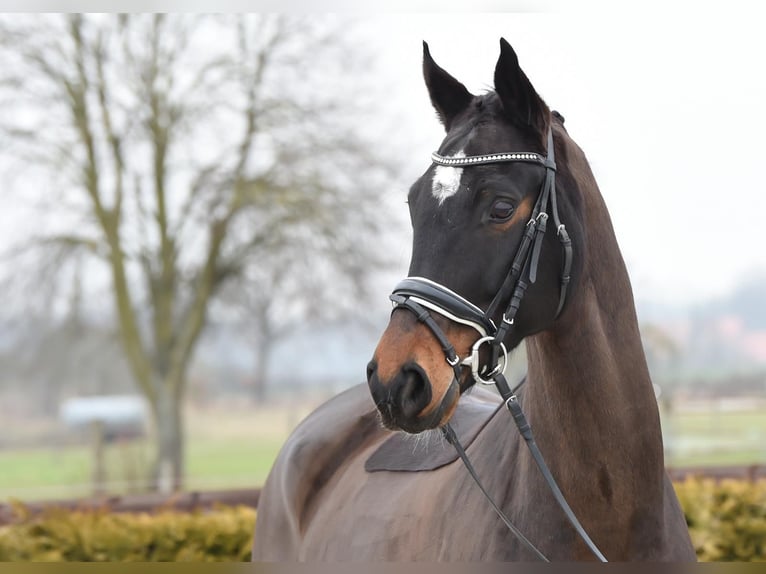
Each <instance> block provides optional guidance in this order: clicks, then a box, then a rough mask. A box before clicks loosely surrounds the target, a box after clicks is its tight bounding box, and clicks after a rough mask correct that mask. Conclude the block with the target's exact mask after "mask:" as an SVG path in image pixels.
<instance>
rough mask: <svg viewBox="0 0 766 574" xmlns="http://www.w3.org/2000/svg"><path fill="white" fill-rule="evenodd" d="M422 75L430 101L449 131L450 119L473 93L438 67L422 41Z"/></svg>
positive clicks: (464, 106) (461, 109) (462, 107)
mask: <svg viewBox="0 0 766 574" xmlns="http://www.w3.org/2000/svg"><path fill="white" fill-rule="evenodd" d="M423 77H424V78H425V80H426V86H427V87H428V94H429V95H430V96H431V103H432V104H433V106H434V108H435V109H436V113H437V114H439V119H440V120H441V122H442V123H443V124H444V128H445V129H446V130H447V131H449V129H450V127H451V126H452V121H453V120H454V119H455V116H457V115H458V114H459V113H460V112H462V111H463V110H464V109H466V108H467V107H468V104H470V103H471V100H472V99H473V95H471V92H469V91H468V90H467V89H466V87H465V86H464V85H463V84H461V83H460V82H458V81H457V80H456V79H455V78H453V77H452V76H450V75H449V74H448V73H447V72H445V71H444V70H443V69H442V68H440V67H439V66H438V65H437V64H436V62H434V60H433V58H431V52H430V51H429V49H428V44H426V43H425V42H423Z"/></svg>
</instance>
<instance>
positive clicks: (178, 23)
mask: <svg viewBox="0 0 766 574" xmlns="http://www.w3.org/2000/svg"><path fill="white" fill-rule="evenodd" d="M0 50H1V52H0V58H1V59H0V69H2V70H3V71H2V72H0V104H2V106H3V109H4V114H3V117H2V120H0V138H2V141H0V144H1V145H2V148H3V149H4V151H5V152H6V153H8V154H13V157H14V162H13V165H14V166H16V169H17V171H15V174H16V177H15V178H14V181H15V183H16V185H14V186H13V188H14V189H17V190H18V189H19V188H20V187H21V190H22V192H23V193H24V200H25V201H26V202H27V203H28V204H29V205H33V206H35V209H36V211H35V213H36V214H37V216H38V217H39V220H38V221H37V222H36V225H34V227H33V229H32V231H31V233H30V234H29V235H28V236H27V237H26V238H25V240H24V242H23V247H24V249H23V250H16V251H15V252H14V253H16V254H17V255H19V254H20V255H19V257H18V258H17V259H18V261H22V260H23V261H26V262H27V263H29V262H30V261H37V260H38V258H39V257H47V258H51V254H54V255H53V259H54V260H55V261H54V263H55V264H53V265H51V266H49V271H50V272H51V274H52V276H53V277H56V276H57V274H58V273H61V272H64V270H66V269H67V262H68V261H69V260H70V259H71V258H72V257H74V256H76V257H77V258H78V259H80V260H82V259H86V260H87V263H84V265H86V266H88V267H85V268H86V269H89V270H92V277H93V278H94V279H93V281H94V282H97V278H98V277H99V273H101V274H102V275H103V277H104V279H105V282H106V283H108V285H109V286H110V292H111V297H110V298H111V300H112V303H113V309H114V314H115V318H116V322H117V324H118V325H119V333H120V340H121V344H122V348H123V350H124V353H125V357H126V360H127V364H128V365H129V367H130V370H131V373H132V376H133V379H134V380H135V382H136V384H137V386H138V388H139V389H140V390H141V392H142V393H143V394H144V395H145V396H146V398H147V400H148V402H149V403H150V405H151V408H152V412H153V417H154V423H155V426H156V431H157V440H158V443H157V459H156V465H155V469H154V473H155V478H156V479H157V481H158V484H159V485H165V487H168V486H172V487H173V488H179V487H180V486H181V483H182V476H183V466H184V457H183V432H182V431H183V424H182V422H183V421H182V411H181V408H180V405H181V402H182V399H183V397H184V391H185V388H186V378H187V369H188V366H189V364H190V360H191V358H192V356H193V353H194V351H195V346H196V344H197V342H198V340H199V338H200V334H201V332H202V331H203V328H204V327H205V325H206V322H207V321H208V319H209V314H210V310H211V305H213V304H225V303H226V299H225V298H222V297H220V295H221V294H222V291H223V290H224V287H226V286H227V285H229V286H230V288H232V289H233V288H235V287H236V286H237V285H239V286H242V285H244V284H245V283H246V282H247V281H248V280H249V279H253V278H256V277H261V278H266V279H268V280H265V281H262V282H261V283H259V284H258V287H257V289H258V290H259V295H260V299H261V300H262V301H263V302H265V304H268V301H269V299H270V296H269V290H270V289H281V288H283V287H284V285H286V284H287V283H291V284H292V285H300V284H301V282H303V283H304V284H308V283H310V282H311V281H314V278H313V277H309V278H299V277H297V275H296V272H300V273H306V272H311V273H313V274H315V275H316V276H317V277H319V276H322V277H323V278H324V279H325V280H330V278H332V280H333V281H339V282H340V283H342V284H343V288H344V289H349V290H352V291H351V292H353V293H358V292H360V288H361V287H362V285H363V283H364V281H363V276H364V272H365V270H367V269H370V268H371V267H374V266H375V265H376V262H379V261H380V257H379V254H380V251H379V249H378V247H379V246H378V245H376V241H375V236H376V233H378V232H379V231H380V230H381V226H380V225H379V224H378V221H381V220H382V217H381V214H380V213H379V212H377V210H379V209H380V205H381V204H380V200H379V196H380V194H381V190H382V189H383V188H384V187H385V185H386V183H385V182H386V178H387V177H389V176H390V172H389V171H388V170H386V169H385V166H384V165H383V163H382V162H381V160H380V159H379V158H378V157H373V154H371V153H370V152H369V150H370V149H371V148H370V145H369V143H367V142H366V141H365V140H364V136H363V135H362V134H361V133H360V131H359V130H358V129H356V126H357V125H358V122H359V115H358V112H356V115H355V111H354V110H358V109H359V106H358V105H357V106H354V105H353V104H354V98H350V97H349V98H347V99H346V100H342V101H341V100H339V94H342V93H344V92H343V90H344V89H347V88H348V90H351V89H352V88H353V82H355V81H358V79H355V78H354V77H355V75H357V74H358V77H361V72H360V70H361V69H362V68H360V66H359V64H360V63H362V64H363V63H364V62H360V61H358V60H355V59H354V58H355V57H356V55H357V53H358V50H350V49H349V48H348V46H347V45H346V44H345V43H344V40H343V34H342V23H339V22H332V21H327V20H318V19H316V18H313V19H311V20H310V21H309V20H303V19H296V18H286V17H279V16H248V17H234V16H232V17H223V16H221V17H192V16H167V17H166V16H161V15H146V16H105V15H102V16H87V17H86V16H81V15H71V16H66V17H57V16H51V17H47V16H45V17H35V19H19V18H16V17H14V18H13V19H11V18H4V19H3V20H0ZM358 77H357V78H358ZM347 93H349V94H352V93H353V92H352V91H347ZM356 99H357V100H358V96H356ZM357 103H358V101H357ZM19 166H20V167H19ZM7 181H8V180H7ZM30 254H31V255H30ZM299 259H301V260H303V261H305V262H308V263H310V264H306V265H298V264H296V262H297V261H298V260H299ZM275 270H276V273H275ZM275 278H276V280H275ZM281 278H284V281H283V280H282V279H281ZM85 283H87V281H86V282H85ZM85 288H87V285H86V287H85ZM316 288H317V289H331V288H332V287H329V286H327V285H323V286H322V287H319V286H317V287H316ZM292 292H293V293H295V294H296V297H298V296H299V295H300V290H295V289H294V290H293V291H292ZM309 308H310V305H309V306H306V305H302V304H300V303H298V302H296V306H295V309H294V312H297V313H302V312H305V311H306V309H309ZM301 309H302V310H301Z"/></svg>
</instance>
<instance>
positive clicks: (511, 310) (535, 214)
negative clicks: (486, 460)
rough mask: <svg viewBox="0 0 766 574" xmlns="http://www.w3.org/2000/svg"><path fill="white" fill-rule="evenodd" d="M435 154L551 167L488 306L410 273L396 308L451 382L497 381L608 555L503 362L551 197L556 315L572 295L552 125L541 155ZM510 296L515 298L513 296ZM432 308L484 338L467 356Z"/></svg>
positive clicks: (460, 162)
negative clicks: (432, 343)
mask: <svg viewBox="0 0 766 574" xmlns="http://www.w3.org/2000/svg"><path fill="white" fill-rule="evenodd" d="M431 160H432V162H433V163H434V164H436V165H441V166H448V167H470V166H477V165H487V164H494V163H508V162H525V163H534V164H538V165H541V166H543V167H544V168H545V179H544V181H543V184H542V188H541V189H540V192H539V194H538V196H537V201H536V202H535V204H534V207H533V209H532V213H531V215H530V218H529V220H528V221H527V224H526V229H525V231H524V235H523V236H522V239H521V243H520V244H519V247H518V249H517V251H516V254H515V255H514V257H513V261H512V263H511V267H510V269H509V271H508V273H507V275H506V277H505V279H504V281H503V283H502V285H501V286H500V289H499V290H498V292H497V294H496V295H495V297H494V298H493V299H492V301H491V303H490V304H489V306H488V307H487V309H486V310H482V309H481V308H480V307H479V306H477V305H474V304H473V303H471V302H470V301H468V300H467V299H465V298H464V297H462V296H460V295H458V294H457V293H455V292H454V291H452V290H451V289H449V288H447V287H445V286H444V285H441V284H439V283H437V282H435V281H432V280H430V279H426V278H423V277H407V278H406V279H403V280H402V281H400V282H399V283H398V284H397V285H396V287H394V290H393V292H392V293H391V295H390V299H391V301H392V302H393V305H394V310H396V309H399V308H404V309H407V310H409V311H411V312H412V313H414V314H415V316H416V317H417V319H418V321H419V322H421V323H423V324H424V325H425V326H426V327H428V329H429V330H430V331H431V332H432V333H433V335H434V337H435V338H436V339H437V341H438V342H439V344H440V346H441V348H442V351H443V352H444V356H445V359H446V361H447V363H448V364H449V365H450V367H452V369H453V371H454V373H455V379H454V380H453V384H458V385H460V380H461V378H462V371H461V369H462V368H463V367H467V368H470V369H471V376H472V377H473V379H474V380H475V381H476V382H479V383H482V384H485V385H495V386H496V388H497V389H498V391H499V392H500V395H501V396H502V398H503V401H504V402H505V405H506V407H507V408H508V410H509V411H510V412H511V414H512V415H513V420H514V422H515V423H516V426H517V427H518V429H519V432H520V433H521V435H522V436H523V437H524V439H525V442H526V444H527V446H528V447H529V449H530V451H531V453H532V456H533V458H534V460H535V462H536V463H537V466H538V467H539V468H540V471H541V472H542V474H543V477H544V478H545V480H546V482H547V483H548V486H549V487H550V489H551V491H552V493H553V495H554V497H555V498H556V501H557V502H558V504H559V506H560V507H561V508H562V510H563V511H564V513H565V515H566V517H567V519H568V520H569V522H570V523H571V524H572V526H573V527H574V529H575V531H576V532H577V533H578V535H579V536H580V538H581V539H582V540H583V542H585V544H586V545H587V546H588V548H589V549H590V550H591V552H592V553H593V554H594V555H595V556H596V558H597V559H598V560H600V561H602V562H606V558H604V555H603V554H602V553H601V551H600V550H599V549H598V548H597V547H596V545H595V544H594V543H593V541H592V540H591V539H590V537H589V536H588V534H587V533H586V532H585V530H584V529H583V527H582V525H581V524H580V522H579V520H577V517H576V516H575V515H574V513H573V512H572V509H571V508H570V507H569V504H568V503H567V502H566V500H565V499H564V496H563V494H562V493H561V490H560V489H559V487H558V485H557V484H556V481H555V479H554V478H553V475H552V474H551V473H550V470H549V469H548V466H547V464H546V463H545V460H544V459H543V456H542V453H541V452H540V450H539V448H538V447H537V444H536V442H535V440H534V436H533V435H532V429H531V427H530V426H529V423H528V422H527V420H526V417H525V416H524V413H523V412H522V410H521V406H520V405H519V402H518V398H517V396H516V394H515V390H516V389H511V388H510V386H509V384H508V381H507V380H506V378H505V375H504V374H503V371H504V370H505V365H506V363H507V361H508V351H507V349H506V347H505V340H506V338H507V337H508V335H509V334H510V333H511V331H512V329H513V328H514V325H515V319H516V314H517V312H518V310H519V306H520V305H521V302H522V300H523V299H524V295H525V293H526V291H527V288H528V287H529V286H530V285H531V284H533V283H535V281H536V279H537V268H538V265H539V262H540V252H541V249H542V242H543V238H544V237H545V233H546V231H547V224H548V219H549V214H548V207H549V205H550V217H553V222H554V225H555V228H556V236H557V237H558V239H559V242H560V243H561V247H562V250H563V253H564V261H563V268H562V272H561V278H560V288H559V302H558V307H557V309H556V315H555V317H558V316H559V314H560V313H561V311H562V309H563V308H564V304H565V303H566V297H567V288H568V286H569V281H570V273H571V269H572V241H571V239H570V237H569V234H568V233H567V230H566V226H565V225H564V224H563V223H562V222H561V218H560V217H559V212H558V205H557V203H556V161H555V155H554V146H553V131H552V129H551V128H548V134H547V156H545V157H543V156H541V155H540V154H537V153H534V152H508V153H493V154H485V155H475V156H468V157H460V158H456V157H445V156H442V155H440V154H438V153H436V152H434V153H433V154H431ZM509 296H510V299H509ZM505 300H508V303H507V305H506V307H505V310H504V311H503V313H502V318H501V319H500V321H499V325H498V324H496V323H495V320H494V319H493V317H495V316H496V313H497V311H498V310H499V309H500V308H501V304H502V302H503V301H505ZM431 312H436V313H438V314H439V315H441V316H443V317H445V318H447V319H449V320H450V321H453V322H456V323H460V324H462V325H466V326H468V327H471V328H472V329H474V330H475V331H476V332H477V333H478V334H479V338H478V339H477V341H476V342H475V343H474V344H473V346H472V349H471V353H470V354H469V355H468V356H467V357H465V358H463V359H461V358H460V357H459V356H458V355H457V353H456V352H455V348H454V347H453V345H452V343H451V342H450V341H449V339H448V337H447V336H446V334H445V333H444V331H443V330H442V328H441V327H440V326H439V325H438V323H437V322H436V321H435V320H434V318H433V317H432V316H431ZM485 344H486V345H488V346H489V349H488V350H489V361H488V362H487V363H486V364H485V365H483V366H481V365H480V358H479V354H480V350H481V347H482V345H485ZM442 430H443V432H444V435H445V437H446V438H447V440H448V441H449V442H450V443H451V444H452V445H453V446H454V447H455V449H456V450H457V452H458V454H459V455H460V457H461V459H462V460H463V463H464V464H465V465H466V467H467V468H468V471H469V472H470V474H471V476H472V477H473V479H474V480H475V481H476V483H477V484H478V486H479V488H480V489H481V491H482V493H483V494H484V496H485V497H486V498H487V499H488V500H489V502H490V504H491V505H492V507H493V509H494V511H495V512H496V513H497V514H498V516H500V518H501V520H503V522H504V523H505V524H506V526H508V528H509V529H510V530H511V532H512V533H513V534H514V535H515V536H516V537H517V538H518V539H519V541H520V542H521V543H522V544H523V545H524V546H525V547H527V548H528V549H529V550H531V551H532V552H533V553H534V554H535V555H536V556H537V557H538V558H539V559H541V560H544V561H548V559H547V558H546V557H545V556H544V555H543V554H542V552H540V550H538V549H537V548H536V547H535V546H534V545H533V544H532V543H531V542H530V541H529V540H528V539H527V538H526V537H524V535H523V534H522V533H521V532H520V531H519V530H518V529H517V528H516V527H515V526H514V525H513V524H512V523H511V521H510V520H509V519H508V518H507V517H506V516H505V514H503V512H502V511H501V510H500V508H499V507H498V506H497V505H496V504H495V502H494V501H493V500H492V499H491V497H490V496H489V494H488V493H487V491H486V490H485V489H484V487H483V486H482V484H481V482H480V481H479V478H478V476H477V474H476V471H475V470H474V468H473V466H472V465H471V463H470V461H469V460H468V457H467V456H466V454H465V450H464V449H463V447H462V445H461V444H460V442H459V440H458V438H457V435H456V434H455V432H454V430H453V429H452V427H451V426H450V425H449V424H448V425H446V426H445V427H444V428H443V429H442Z"/></svg>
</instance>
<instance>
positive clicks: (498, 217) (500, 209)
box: [489, 199, 513, 222]
mask: <svg viewBox="0 0 766 574" xmlns="http://www.w3.org/2000/svg"><path fill="white" fill-rule="evenodd" d="M511 215H513V204H512V203H511V202H509V201H507V200H505V199H499V200H498V201H496V202H495V204H494V205H493V206H492V209H491V210H490V211H489V217H490V219H491V220H492V221H496V222H503V221H507V220H508V219H510V217H511Z"/></svg>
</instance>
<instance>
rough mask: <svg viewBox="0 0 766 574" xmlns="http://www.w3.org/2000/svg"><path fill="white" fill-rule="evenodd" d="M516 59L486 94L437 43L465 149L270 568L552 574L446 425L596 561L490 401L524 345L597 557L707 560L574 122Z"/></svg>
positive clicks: (460, 146)
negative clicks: (692, 525) (532, 563)
mask: <svg viewBox="0 0 766 574" xmlns="http://www.w3.org/2000/svg"><path fill="white" fill-rule="evenodd" d="M500 45H501V53H500V57H499V60H498V62H497V65H496V68H495V91H492V92H489V93H486V94H483V95H480V96H475V95H472V94H471V93H469V92H468V90H467V89H466V88H465V87H464V86H463V85H462V84H461V83H460V82H459V81H457V80H456V79H455V78H453V77H452V76H450V75H449V74H448V73H447V72H445V71H444V70H443V69H442V68H440V67H439V66H438V65H436V63H435V62H434V61H433V59H432V58H431V56H430V54H429V51H428V47H427V46H426V45H425V44H424V61H423V70H424V76H425V81H426V85H427V87H428V91H429V94H430V97H431V101H432V103H433V105H434V107H435V109H436V111H437V114H438V116H439V118H440V120H441V121H442V123H443V124H444V126H445V129H446V137H445V139H444V141H443V142H442V144H441V147H440V148H439V151H438V152H437V153H435V154H434V156H433V157H432V163H431V165H430V166H429V167H428V169H427V170H426V172H425V173H424V174H423V176H422V177H421V178H420V179H419V180H418V181H416V182H415V184H414V185H413V186H412V188H411V190H410V193H409V202H408V203H409V209H410V214H411V219H412V225H413V228H414V242H413V252H412V260H411V264H410V270H409V275H410V278H409V279H408V280H405V281H404V282H402V283H400V285H399V286H397V288H396V289H395V290H394V294H393V295H392V300H393V301H394V303H395V305H396V307H395V309H394V311H393V313H392V315H391V319H390V323H389V325H388V327H387V329H386V330H385V332H384V333H383V335H382V337H381V339H380V343H379V344H378V347H377V349H376V350H375V354H374V357H373V359H372V361H371V362H370V364H369V366H368V373H367V375H368V386H367V387H364V386H359V387H356V388H353V389H351V390H349V391H346V392H345V393H342V394H341V395H339V396H337V397H335V398H334V399H332V400H330V401H329V402H328V403H326V404H325V405H323V406H322V407H320V408H319V409H318V410H317V411H315V412H314V413H313V414H312V415H310V416H309V417H308V418H307V419H306V420H305V421H304V422H303V423H301V425H300V426H299V427H298V428H297V429H296V431H295V432H294V433H293V435H292V436H291V437H290V439H289V440H288V441H287V443H286V444H285V446H284V447H283V449H282V451H281V453H280V454H279V457H278V459H277V461H276V463H275V465H274V468H273V469H272V472H271V474H270V475H269V478H268V480H267V481H266V484H265V486H264V489H263V492H262V495H261V500H260V503H259V507H258V518H257V526H256V535H255V542H254V549H253V558H254V559H255V560H534V559H536V556H535V555H534V554H532V553H530V551H529V549H528V548H527V547H525V546H523V545H522V544H521V543H520V541H519V539H518V538H517V537H515V536H513V535H512V534H511V533H510V532H509V531H508V530H507V529H506V527H505V526H504V525H503V523H502V522H501V520H500V519H499V518H498V516H496V515H495V514H494V513H493V511H492V509H491V507H490V505H489V503H488V502H487V500H486V499H485V498H484V497H483V496H482V494H481V492H480V491H479V489H478V488H477V486H476V484H475V483H474V482H473V481H472V479H471V477H470V476H469V473H468V472H467V470H466V467H465V466H464V465H463V464H462V463H461V461H460V460H456V457H454V456H447V455H445V454H444V453H452V452H454V451H453V450H452V447H451V446H450V444H448V443H447V442H446V441H444V440H443V439H442V438H441V435H440V432H439V430H432V429H439V428H442V427H445V425H447V424H448V423H449V428H452V425H453V423H454V425H455V428H458V427H460V428H459V429H458V431H459V432H457V434H458V435H459V436H460V438H461V440H465V442H466V444H467V445H468V446H467V453H468V456H469V457H470V460H471V461H472V462H473V465H474V467H475V468H476V470H477V473H478V475H479V476H480V478H481V480H482V482H483V483H484V486H485V487H486V489H487V491H488V492H489V493H490V495H491V497H492V498H493V499H494V501H495V502H496V503H497V505H498V506H499V507H500V508H501V509H502V510H503V511H504V512H505V514H506V515H507V516H508V518H509V519H510V520H511V521H512V522H513V524H515V526H516V527H517V528H518V529H519V530H520V531H521V532H522V533H523V534H524V536H526V538H527V539H528V540H530V541H531V542H532V543H533V544H534V545H535V546H536V547H537V548H538V549H539V550H540V552H542V553H543V554H544V555H545V556H546V557H547V558H548V559H550V560H590V559H593V555H592V553H591V552H590V551H589V550H588V549H587V547H586V545H585V543H584V542H583V541H582V540H581V539H580V538H579V537H578V536H577V535H576V531H575V529H574V528H573V527H572V526H571V525H570V522H569V521H567V519H566V517H565V515H564V512H563V511H562V509H561V508H560V507H559V505H557V504H556V501H555V500H554V497H553V496H552V494H551V490H550V489H549V486H548V484H546V482H545V480H544V479H543V477H542V475H541V472H540V470H539V469H538V467H537V465H536V463H535V461H534V460H533V458H532V456H531V455H530V451H529V450H528V449H527V448H526V446H525V443H524V440H523V439H522V438H521V436H520V434H519V432H517V429H516V426H515V425H514V423H513V420H512V417H511V416H509V414H508V413H506V412H505V409H502V408H500V407H499V406H498V405H502V401H500V400H499V399H498V398H496V396H495V395H494V394H490V393H489V392H488V391H485V390H484V389H482V388H478V387H474V382H475V381H476V380H477V379H481V380H484V381H486V382H492V381H491V379H493V378H494V381H495V382H498V385H499V384H500V381H504V378H502V369H501V367H502V361H501V359H502V354H503V353H505V350H506V348H507V349H510V348H513V347H515V346H517V345H518V344H519V343H520V342H521V341H522V340H525V341H526V352H527V359H528V376H527V382H526V384H525V385H524V386H523V387H522V388H521V390H519V391H518V396H517V397H516V396H515V395H514V397H513V400H514V401H517V402H518V404H520V405H521V407H522V408H523V411H524V412H525V413H526V417H527V419H528V421H529V423H530V424H531V426H532V428H533V429H534V433H535V437H536V440H537V445H539V448H540V450H541V451H542V453H543V454H544V456H545V458H546V460H547V462H548V465H549V467H550V471H551V473H552V474H553V476H554V477H555V479H556V481H557V482H558V485H559V486H560V488H561V491H562V492H563V494H564V495H565V497H566V499H567V501H568V502H569V505H570V506H571V508H572V510H573V511H574V514H575V515H576V516H577V517H578V518H579V520H580V522H581V523H582V526H583V527H584V529H585V531H586V532H587V533H588V534H589V535H590V537H591V538H592V540H593V541H594V543H595V544H596V545H597V546H598V548H599V549H600V550H601V551H602V552H603V554H604V555H605V556H606V558H607V559H608V560H610V561H624V560H652V561H656V560H661V561H678V560H694V559H695V553H694V550H693V548H692V545H691V542H690V540H689V534H688V531H687V528H686V523H685V520H684V516H683V513H682V511H681V508H680V506H679V504H678V501H677V499H676V496H675V493H674V491H673V487H672V485H671V482H670V480H669V479H668V476H667V474H666V473H665V469H664V460H663V449H662V437H661V434H660V421H659V414H658V409H657V403H656V400H655V397H654V394H653V389H652V384H651V381H650V378H649V373H648V370H647V366H646V360H645V357H644V353H643V350H642V347H641V340H640V337H639V330H638V325H637V320H636V314H635V309H634V303H633V295H632V292H631V286H630V283H629V280H628V274H627V272H626V269H625V265H624V262H623V259H622V256H621V254H620V251H619V248H618V246H617V241H616V239H615V235H614V231H613V228H612V224H611V221H610V218H609V214H608V213H607V209H606V206H605V204H604V201H603V199H602V197H601V194H600V192H599V189H598V186H597V185H596V182H595V180H594V177H593V174H592V172H591V170H590V167H589V165H588V162H587V160H586V158H585V155H584V154H583V152H582V151H581V150H580V148H579V147H578V146H577V144H575V143H574V141H573V140H572V139H571V138H570V137H569V135H568V133H567V131H566V129H565V128H564V126H563V118H562V117H561V116H560V115H558V114H557V113H555V112H553V113H552V112H550V110H549V108H548V107H547V106H546V104H545V103H544V102H543V100H542V99H541V98H540V96H538V94H537V93H536V91H535V90H534V88H533V87H532V85H531V83H530V82H529V80H528V79H527V77H526V75H525V74H524V72H522V70H521V68H520V67H519V64H518V59H517V57H516V54H515V52H514V51H513V49H512V48H511V46H510V45H509V44H508V43H507V42H506V41H505V40H501V42H500ZM549 218H550V219H552V223H553V225H547V226H546V221H547V220H548V219H549ZM445 358H446V360H445ZM472 387H474V388H472ZM469 388H472V389H471V392H470V393H468V394H465V391H466V390H468V389H469ZM498 388H499V387H498ZM501 392H502V391H501ZM504 396H505V395H504ZM381 423H382V424H381ZM402 431H406V433H405V432H402ZM407 433H413V434H414V433H422V434H418V435H417V437H413V436H412V434H407ZM420 437H425V438H422V439H421V438H420ZM445 457H446V458H445Z"/></svg>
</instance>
